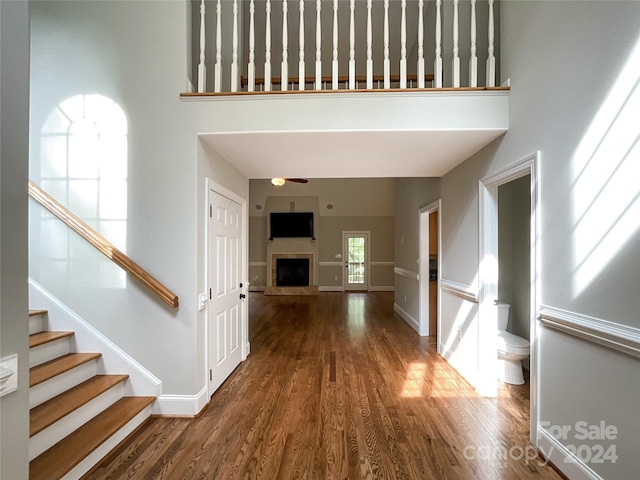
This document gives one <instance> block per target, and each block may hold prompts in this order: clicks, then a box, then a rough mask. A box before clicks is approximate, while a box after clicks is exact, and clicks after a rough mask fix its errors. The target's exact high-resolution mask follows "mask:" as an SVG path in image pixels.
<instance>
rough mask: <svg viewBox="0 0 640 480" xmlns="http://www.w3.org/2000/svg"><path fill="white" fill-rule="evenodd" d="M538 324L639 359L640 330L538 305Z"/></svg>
mask: <svg viewBox="0 0 640 480" xmlns="http://www.w3.org/2000/svg"><path fill="white" fill-rule="evenodd" d="M538 319H539V321H540V323H541V324H542V325H543V326H545V327H549V328H553V329H555V330H559V331H561V332H564V333H567V334H569V335H573V336H575V337H580V338H582V339H584V340H587V341H589V342H593V343H597V344H599V345H602V346H604V347H607V348H611V349H613V350H617V351H619V352H622V353H626V354H627V355H631V356H633V357H636V358H640V329H639V328H635V327H630V326H627V325H622V324H619V323H614V322H610V321H608V320H603V319H600V318H596V317H590V316H588V315H582V314H580V313H575V312H569V311H567V310H562V309H560V308H555V307H550V306H547V305H541V307H540V314H539V315H538Z"/></svg>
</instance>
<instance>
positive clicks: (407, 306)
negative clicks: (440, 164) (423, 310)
mask: <svg viewBox="0 0 640 480" xmlns="http://www.w3.org/2000/svg"><path fill="white" fill-rule="evenodd" d="M395 194H396V195H395V267H396V269H397V268H400V269H403V270H405V271H408V272H411V273H412V274H414V275H412V278H408V277H407V276H403V275H399V274H396V276H395V294H394V303H395V305H396V306H398V307H400V308H401V309H402V310H403V311H404V312H406V314H408V315H410V317H411V318H412V319H414V320H415V321H416V322H415V323H416V324H418V323H419V319H420V312H419V289H418V280H417V278H418V262H417V260H418V259H419V257H420V246H419V239H420V217H419V213H418V211H419V210H420V208H422V207H425V206H427V205H429V204H431V203H433V202H435V201H436V200H438V199H439V198H440V179H439V178H396V179H395ZM442 214H443V212H441V215H442ZM413 277H415V279H414V278H413Z"/></svg>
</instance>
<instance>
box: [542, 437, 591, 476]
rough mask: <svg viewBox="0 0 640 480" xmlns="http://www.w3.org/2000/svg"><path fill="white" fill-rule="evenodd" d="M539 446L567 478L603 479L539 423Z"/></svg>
mask: <svg viewBox="0 0 640 480" xmlns="http://www.w3.org/2000/svg"><path fill="white" fill-rule="evenodd" d="M537 447H538V449H540V451H541V452H542V454H543V455H544V456H545V457H546V458H547V459H549V461H550V462H551V463H553V464H554V465H555V466H556V467H557V468H558V469H559V470H560V471H561V472H562V473H563V474H564V475H565V476H566V477H567V478H571V479H572V480H581V479H584V480H603V478H602V477H601V476H600V475H598V474H597V473H596V472H594V471H593V470H592V469H591V468H590V467H589V466H588V465H586V464H585V463H584V462H582V460H580V459H579V458H578V457H576V456H575V455H574V454H573V453H571V452H570V451H569V450H567V448H566V447H565V446H564V445H562V444H561V443H560V442H559V441H558V440H557V439H556V438H555V437H554V436H553V435H551V434H550V433H549V432H547V431H546V430H545V429H544V428H542V427H541V426H539V425H538V445H537Z"/></svg>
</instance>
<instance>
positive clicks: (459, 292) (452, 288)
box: [440, 278, 478, 303]
mask: <svg viewBox="0 0 640 480" xmlns="http://www.w3.org/2000/svg"><path fill="white" fill-rule="evenodd" d="M440 290H442V291H443V292H447V293H450V294H451V295H455V296H456V297H460V298H462V299H463V300H467V301H468V302H473V303H478V291H477V290H476V289H474V288H473V287H471V286H469V285H465V284H464V283H458V282H454V281H453V280H447V279H445V278H442V279H440Z"/></svg>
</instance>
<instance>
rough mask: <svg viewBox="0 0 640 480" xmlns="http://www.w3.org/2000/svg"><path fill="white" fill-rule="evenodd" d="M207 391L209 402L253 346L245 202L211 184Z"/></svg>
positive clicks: (208, 228)
mask: <svg viewBox="0 0 640 480" xmlns="http://www.w3.org/2000/svg"><path fill="white" fill-rule="evenodd" d="M207 202H208V205H207V230H206V231H207V259H208V261H207V285H208V294H209V302H208V308H207V371H208V374H207V385H208V393H209V397H210V396H211V395H213V393H214V392H215V391H216V390H217V389H218V387H220V385H221V384H222V382H224V381H225V380H226V379H227V377H228V376H229V375H230V374H231V373H232V372H233V371H234V370H235V368H236V367H237V366H238V365H239V364H240V362H241V361H243V360H245V359H246V356H247V354H246V344H247V342H248V338H247V336H248V328H247V316H248V314H247V308H246V291H247V285H246V281H244V280H243V272H244V271H245V270H246V269H245V267H244V266H245V264H246V261H245V253H244V252H245V245H246V237H245V235H246V231H245V230H246V228H245V225H246V222H245V218H246V202H245V201H244V200H243V199H241V198H240V197H238V196H237V195H235V194H234V193H233V192H231V191H228V190H227V189H225V188H224V187H222V186H221V185H217V184H215V183H214V182H212V181H210V180H208V181H207Z"/></svg>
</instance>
